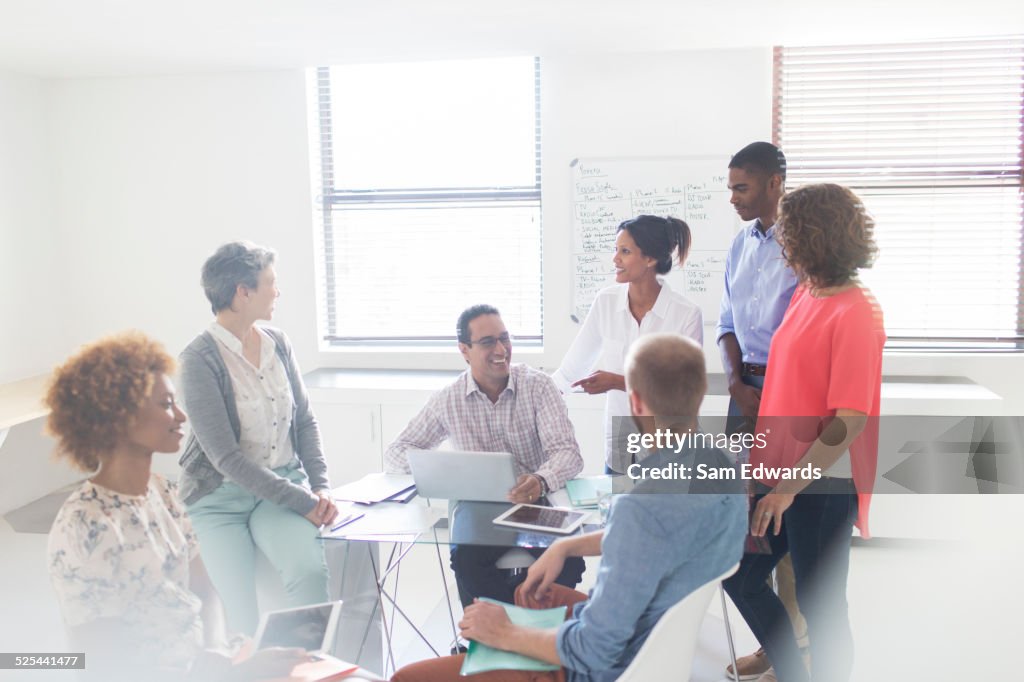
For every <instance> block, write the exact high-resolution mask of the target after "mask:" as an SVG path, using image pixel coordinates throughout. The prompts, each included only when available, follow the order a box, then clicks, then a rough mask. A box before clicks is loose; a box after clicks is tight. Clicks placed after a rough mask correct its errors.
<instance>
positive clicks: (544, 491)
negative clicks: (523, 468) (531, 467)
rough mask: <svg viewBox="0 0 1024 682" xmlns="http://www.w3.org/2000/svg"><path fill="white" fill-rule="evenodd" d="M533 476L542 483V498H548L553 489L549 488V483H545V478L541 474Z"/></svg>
mask: <svg viewBox="0 0 1024 682" xmlns="http://www.w3.org/2000/svg"><path fill="white" fill-rule="evenodd" d="M533 476H534V478H536V479H537V482H538V483H540V496H541V497H545V496H547V494H548V493H549V492H551V488H549V487H548V482H547V481H545V480H544V477H543V476H541V475H540V474H534V475H533Z"/></svg>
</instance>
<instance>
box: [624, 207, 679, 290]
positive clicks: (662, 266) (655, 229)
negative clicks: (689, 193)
mask: <svg viewBox="0 0 1024 682" xmlns="http://www.w3.org/2000/svg"><path fill="white" fill-rule="evenodd" d="M622 230H625V231H627V232H629V236H630V237H632V238H633V241H634V242H636V245H637V246H638V247H639V248H640V251H641V252H642V253H643V255H645V256H647V257H648V258H653V259H655V260H656V261H657V265H655V267H654V269H655V272H657V273H658V274H659V275H664V274H666V273H668V271H669V270H671V269H672V256H673V254H675V255H676V260H677V261H678V262H679V265H680V266H681V265H682V264H683V263H684V262H686V254H688V253H689V252H690V226H689V225H687V224H686V223H685V222H683V221H682V220H680V219H679V218H671V217H669V218H659V217H658V216H653V215H641V216H637V217H636V218H631V219H629V220H625V221H623V222H622V223H621V224H620V225H619V229H618V230H616V233H618V232H621V231H622Z"/></svg>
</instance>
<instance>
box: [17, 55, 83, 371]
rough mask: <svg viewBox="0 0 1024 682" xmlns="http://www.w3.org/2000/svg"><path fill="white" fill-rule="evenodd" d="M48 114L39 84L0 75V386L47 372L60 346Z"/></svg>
mask: <svg viewBox="0 0 1024 682" xmlns="http://www.w3.org/2000/svg"><path fill="white" fill-rule="evenodd" d="M47 116H48V108H47V102H46V86H45V85H44V83H43V82H42V81H40V80H38V79H35V78H28V77H23V76H16V75H12V74H4V73H0V328H2V329H3V332H2V333H0V384H3V383H5V382H9V381H15V380H17V379H24V378H26V377H30V376H33V375H36V374H40V373H42V372H44V371H46V370H48V369H49V368H50V367H51V366H52V365H53V363H54V362H56V361H57V360H58V359H59V358H60V356H61V353H62V352H63V350H64V347H65V346H64V343H63V341H62V339H61V338H60V337H61V334H60V331H61V330H62V329H64V328H65V326H66V320H62V319H61V318H62V317H63V316H65V315H66V314H67V312H68V307H69V306H68V297H67V293H68V287H67V280H66V278H65V276H64V272H63V269H62V268H61V266H60V263H61V258H60V243H59V240H57V239H56V238H55V235H54V231H53V219H52V218H53V209H54V204H55V201H54V197H53V186H52V174H51V164H50V140H49V136H48V127H47Z"/></svg>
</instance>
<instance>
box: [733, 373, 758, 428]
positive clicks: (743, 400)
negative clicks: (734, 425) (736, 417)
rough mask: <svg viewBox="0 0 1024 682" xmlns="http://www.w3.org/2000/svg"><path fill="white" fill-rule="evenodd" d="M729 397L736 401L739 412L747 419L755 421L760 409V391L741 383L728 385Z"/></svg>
mask: <svg viewBox="0 0 1024 682" xmlns="http://www.w3.org/2000/svg"><path fill="white" fill-rule="evenodd" d="M729 395H730V396H732V399H733V400H735V401H736V405H737V406H739V408H740V412H741V413H742V414H743V416H744V417H746V418H747V419H757V411H758V409H760V407H761V391H760V390H758V389H756V388H754V387H753V386H748V385H747V384H745V383H743V382H742V381H737V382H734V383H732V384H730V385H729Z"/></svg>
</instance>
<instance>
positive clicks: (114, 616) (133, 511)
mask: <svg viewBox="0 0 1024 682" xmlns="http://www.w3.org/2000/svg"><path fill="white" fill-rule="evenodd" d="M173 367H174V361H173V360H172V359H171V357H170V356H169V355H168V354H167V353H166V352H165V351H164V349H163V347H162V346H160V345H159V344H158V343H156V342H154V341H152V340H150V339H148V338H147V337H145V336H143V335H142V334H138V333H132V334H125V335H121V336H116V337H111V338H109V339H104V340H102V341H99V342H97V343H94V344H92V345H90V346H87V347H85V348H84V349H82V350H81V351H80V352H79V353H78V354H77V355H75V356H74V357H72V358H70V359H69V360H68V361H67V362H65V363H64V364H63V365H62V366H60V367H58V368H57V369H56V371H55V373H54V378H53V381H52V384H51V385H50V388H49V391H48V393H47V395H46V399H45V402H46V404H47V406H48V407H49V408H50V410H51V413H50V417H49V421H48V424H47V426H48V429H49V430H50V432H51V433H52V434H53V435H55V436H56V437H57V441H58V448H59V449H58V452H59V454H61V455H62V456H64V457H66V458H67V459H68V460H70V462H71V463H72V464H73V465H75V466H76V467H78V468H79V469H81V470H83V471H86V472H89V473H91V474H92V475H91V477H90V478H89V479H88V480H86V481H85V482H83V483H82V485H81V486H80V487H79V488H78V489H77V490H76V491H75V492H74V493H72V495H71V496H70V497H69V498H68V499H67V501H65V502H64V505H63V506H62V507H61V509H60V512H59V513H58V514H57V518H56V520H55V521H54V524H53V527H52V528H51V530H50V537H49V547H48V556H49V565H50V578H51V580H52V582H53V586H54V588H55V590H56V592H57V598H58V601H59V602H60V607H61V611H62V613H63V615H64V620H65V621H66V623H67V625H68V628H69V635H70V638H71V640H72V643H73V645H74V648H76V649H81V650H83V651H85V653H86V655H87V656H88V668H87V670H88V671H89V674H90V677H92V678H94V679H102V680H111V679H116V680H121V679H154V678H155V679H174V680H177V679H183V678H184V679H203V680H205V679H250V678H252V677H255V676H256V674H257V673H259V674H287V671H289V670H290V669H291V668H292V667H294V665H295V664H296V663H297V662H299V660H300V657H301V655H302V653H303V652H302V651H301V650H281V649H278V650H267V651H266V652H260V653H259V654H258V655H256V656H253V657H252V658H250V659H249V660H248V661H246V662H245V663H242V664H239V665H237V666H233V665H232V663H231V658H230V656H229V654H228V651H227V649H226V648H225V647H226V646H227V640H226V637H225V631H224V624H223V615H222V611H221V607H220V601H219V600H218V598H217V594H216V592H215V591H214V589H213V586H212V584H211V583H210V579H209V577H208V576H207V573H206V569H205V568H204V566H203V562H202V560H201V559H200V558H199V546H198V543H197V542H196V538H195V535H194V533H193V532H192V525H191V523H190V522H189V520H188V517H187V516H186V515H185V512H184V510H183V509H182V505H181V502H180V501H179V500H178V498H177V494H176V492H177V491H176V486H175V485H174V484H173V483H171V482H169V481H167V480H165V479H164V478H163V477H161V476H158V475H156V474H152V473H151V465H152V461H153V453H155V452H176V451H177V449H178V445H179V443H180V442H181V438H182V428H181V427H182V424H183V423H184V422H185V415H184V414H182V412H181V410H180V409H178V406H177V404H176V403H175V398H174V387H173V386H172V384H171V381H170V379H169V378H168V376H167V375H168V373H169V372H171V371H172V369H173Z"/></svg>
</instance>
